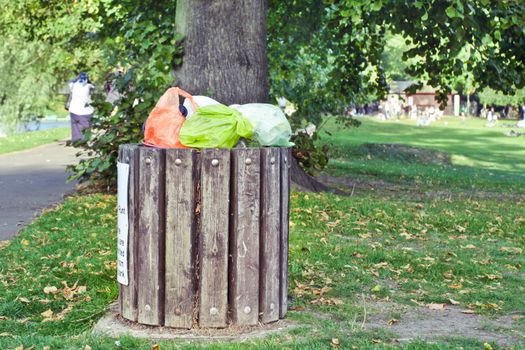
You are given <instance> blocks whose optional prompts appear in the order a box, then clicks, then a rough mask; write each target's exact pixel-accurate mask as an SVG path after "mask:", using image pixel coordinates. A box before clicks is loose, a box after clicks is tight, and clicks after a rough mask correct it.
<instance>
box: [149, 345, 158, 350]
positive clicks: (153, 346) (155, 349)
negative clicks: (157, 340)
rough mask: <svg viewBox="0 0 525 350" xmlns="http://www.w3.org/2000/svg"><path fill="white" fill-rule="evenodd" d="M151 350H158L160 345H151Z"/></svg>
mask: <svg viewBox="0 0 525 350" xmlns="http://www.w3.org/2000/svg"><path fill="white" fill-rule="evenodd" d="M151 350H160V344H153V345H152V346H151Z"/></svg>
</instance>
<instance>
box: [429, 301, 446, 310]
mask: <svg viewBox="0 0 525 350" xmlns="http://www.w3.org/2000/svg"><path fill="white" fill-rule="evenodd" d="M445 306H446V305H445V304H438V303H430V304H427V307H428V308H429V309H430V310H444V309H445Z"/></svg>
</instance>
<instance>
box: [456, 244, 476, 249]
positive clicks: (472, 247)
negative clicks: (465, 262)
mask: <svg viewBox="0 0 525 350" xmlns="http://www.w3.org/2000/svg"><path fill="white" fill-rule="evenodd" d="M460 247H461V248H462V249H477V248H476V246H475V245H474V244H467V245H466V246H462V245H461V246H460Z"/></svg>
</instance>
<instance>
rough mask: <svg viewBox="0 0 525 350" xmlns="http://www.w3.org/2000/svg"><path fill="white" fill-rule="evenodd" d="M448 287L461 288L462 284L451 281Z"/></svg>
mask: <svg viewBox="0 0 525 350" xmlns="http://www.w3.org/2000/svg"><path fill="white" fill-rule="evenodd" d="M448 287H449V288H451V289H461V288H463V285H462V284H461V283H452V284H449V285H448Z"/></svg>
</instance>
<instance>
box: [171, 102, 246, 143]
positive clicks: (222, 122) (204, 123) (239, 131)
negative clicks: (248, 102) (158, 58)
mask: <svg viewBox="0 0 525 350" xmlns="http://www.w3.org/2000/svg"><path fill="white" fill-rule="evenodd" d="M252 136H253V125H252V124H251V123H250V121H249V120H248V119H246V118H245V117H243V115H242V114H241V113H240V112H239V111H237V110H235V109H233V108H230V107H226V106H225V105H222V104H215V105H209V106H204V107H200V108H197V111H196V112H195V113H194V114H193V115H192V116H191V118H190V119H188V120H186V122H185V123H184V125H182V128H181V130H180V134H179V139H180V142H181V143H182V144H183V145H184V146H187V147H194V148H233V147H234V146H235V145H236V144H237V142H239V139H240V138H241V137H244V138H247V139H249V138H251V137H252Z"/></svg>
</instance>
